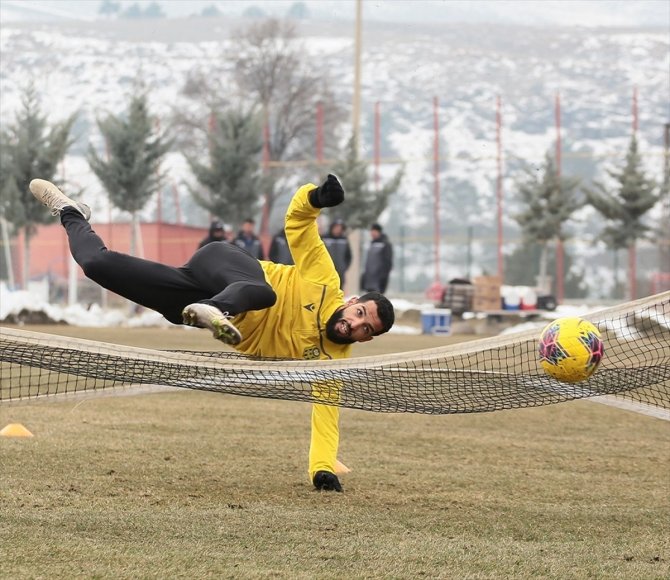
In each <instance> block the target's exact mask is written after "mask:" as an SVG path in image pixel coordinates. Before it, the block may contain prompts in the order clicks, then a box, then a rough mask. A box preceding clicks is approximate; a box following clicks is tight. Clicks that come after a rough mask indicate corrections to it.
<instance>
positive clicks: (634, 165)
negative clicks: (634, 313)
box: [586, 135, 661, 297]
mask: <svg viewBox="0 0 670 580" xmlns="http://www.w3.org/2000/svg"><path fill="white" fill-rule="evenodd" d="M607 174H608V175H609V176H610V177H611V178H612V179H613V180H614V181H615V182H616V185H615V186H613V187H612V188H608V187H606V186H605V185H604V184H603V183H601V182H597V181H596V182H594V183H593V186H594V187H592V188H588V189H587V190H586V194H587V197H588V201H589V203H590V204H591V205H592V206H593V207H594V208H595V209H596V210H597V211H598V212H599V213H600V214H601V215H602V216H603V217H604V218H605V219H606V220H607V225H606V226H605V227H604V228H603V230H602V234H601V235H602V238H603V240H604V241H605V243H606V244H607V245H608V246H609V247H610V248H612V249H613V250H614V251H615V252H616V251H617V250H619V249H621V248H628V250H629V252H630V254H631V257H633V258H634V254H635V246H636V243H637V240H639V239H642V238H644V237H646V236H647V235H648V233H649V231H650V227H649V226H648V225H646V224H645V223H644V222H643V221H642V218H643V217H644V216H645V214H646V213H647V212H648V211H649V210H650V209H651V208H652V207H654V206H655V205H656V203H658V202H659V200H660V198H661V194H660V193H659V194H657V193H656V192H655V190H656V184H655V182H654V181H653V180H652V179H649V178H647V177H646V176H645V174H644V170H643V168H642V159H641V157H640V154H639V152H638V146H637V138H636V137H635V135H633V136H632V137H631V140H630V145H629V147H628V152H627V153H626V160H625V163H624V166H623V167H622V168H621V169H618V170H617V169H611V170H608V171H607ZM629 274H630V278H631V297H633V296H632V295H633V294H634V283H635V282H634V280H635V272H634V271H632V272H629ZM617 278H618V276H617Z"/></svg>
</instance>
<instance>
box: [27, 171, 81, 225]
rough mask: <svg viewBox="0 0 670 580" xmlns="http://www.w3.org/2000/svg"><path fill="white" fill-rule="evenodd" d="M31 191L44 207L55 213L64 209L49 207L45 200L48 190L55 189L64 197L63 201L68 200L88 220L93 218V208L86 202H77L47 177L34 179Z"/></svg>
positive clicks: (31, 183)
mask: <svg viewBox="0 0 670 580" xmlns="http://www.w3.org/2000/svg"><path fill="white" fill-rule="evenodd" d="M29 188H30V192H31V193H32V194H33V196H34V197H35V199H37V201H39V202H40V203H41V204H42V205H43V206H44V207H46V208H48V209H49V210H50V211H51V212H52V214H53V215H57V214H59V213H60V212H61V211H62V210H54V209H51V208H50V207H49V205H48V204H47V203H45V201H44V197H45V196H46V193H47V191H49V190H50V189H52V188H53V189H55V190H56V191H57V192H58V193H59V194H60V195H61V196H62V198H63V201H66V202H67V205H69V206H70V207H73V208H74V209H76V210H77V211H78V212H79V213H81V215H83V216H84V219H85V220H86V221H88V220H89V219H91V208H89V207H88V206H87V205H86V204H85V203H79V202H76V201H75V200H74V199H72V198H70V197H68V196H67V195H65V194H64V193H63V192H62V191H61V190H60V189H59V188H58V187H57V186H55V185H54V184H53V183H51V182H50V181H47V180H46V179H33V180H32V181H31V182H30V185H29Z"/></svg>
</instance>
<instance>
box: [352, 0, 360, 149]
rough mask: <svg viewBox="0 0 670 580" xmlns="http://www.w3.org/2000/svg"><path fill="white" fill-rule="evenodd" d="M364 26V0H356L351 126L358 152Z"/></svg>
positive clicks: (355, 147)
mask: <svg viewBox="0 0 670 580" xmlns="http://www.w3.org/2000/svg"><path fill="white" fill-rule="evenodd" d="M362 28H363V0H356V39H355V44H354V101H353V103H352V107H351V127H352V132H353V138H354V149H355V151H356V153H358V138H359V133H360V122H361V46H362V44H363V40H362Z"/></svg>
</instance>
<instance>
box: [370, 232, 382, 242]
mask: <svg viewBox="0 0 670 580" xmlns="http://www.w3.org/2000/svg"><path fill="white" fill-rule="evenodd" d="M381 235H382V233H381V232H380V231H379V230H370V237H371V238H372V239H373V240H378V239H379V238H380V237H381Z"/></svg>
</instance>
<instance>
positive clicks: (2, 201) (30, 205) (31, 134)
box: [0, 83, 76, 288]
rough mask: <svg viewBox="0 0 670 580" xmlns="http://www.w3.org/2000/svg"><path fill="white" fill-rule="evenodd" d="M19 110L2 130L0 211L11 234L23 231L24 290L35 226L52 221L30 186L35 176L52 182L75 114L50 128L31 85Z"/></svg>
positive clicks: (23, 97) (71, 141)
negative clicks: (9, 224) (10, 229)
mask: <svg viewBox="0 0 670 580" xmlns="http://www.w3.org/2000/svg"><path fill="white" fill-rule="evenodd" d="M21 105H22V106H21V109H20V110H19V112H18V113H17V114H16V117H15V119H14V122H13V123H10V124H9V126H7V128H6V129H5V130H3V131H2V143H1V145H2V154H1V155H0V156H1V157H2V161H1V162H0V164H1V165H2V169H1V173H2V175H1V176H0V212H1V214H2V217H3V218H4V219H6V220H7V221H8V222H10V223H11V227H12V233H15V232H16V231H17V230H18V229H20V228H25V230H24V231H25V236H24V242H25V247H24V263H23V280H22V284H23V287H24V288H25V287H26V284H27V282H28V272H29V271H30V240H31V238H32V236H33V234H34V233H35V225H36V224H43V223H49V222H50V221H52V220H53V218H52V217H51V216H50V215H49V213H48V212H47V211H45V209H44V206H43V205H42V204H41V203H39V202H38V201H37V200H36V199H35V198H34V197H33V195H32V194H31V193H30V189H29V187H28V186H29V184H30V182H31V180H33V179H34V178H36V177H39V178H41V179H47V180H50V181H53V180H54V176H55V175H56V170H57V168H58V164H59V163H60V162H61V161H62V160H63V158H64V157H65V154H66V153H67V150H68V149H69V148H70V146H71V145H72V143H73V142H74V140H73V139H72V137H71V136H70V132H71V130H72V125H73V124H74V122H75V119H76V114H73V115H71V116H70V117H68V118H67V119H65V120H64V121H61V122H59V123H56V124H54V125H53V126H51V127H50V126H49V125H48V123H47V119H46V116H45V115H43V114H42V111H41V106H40V99H39V96H38V94H37V92H36V90H35V87H34V85H33V84H32V83H31V84H29V85H28V86H27V87H26V88H25V90H24V91H23V92H22V95H21Z"/></svg>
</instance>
